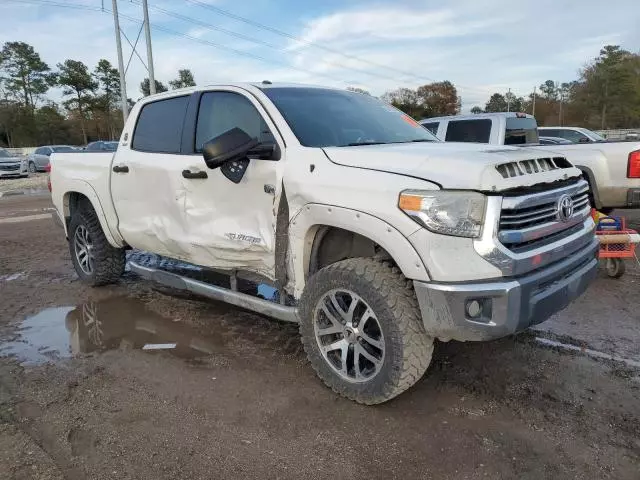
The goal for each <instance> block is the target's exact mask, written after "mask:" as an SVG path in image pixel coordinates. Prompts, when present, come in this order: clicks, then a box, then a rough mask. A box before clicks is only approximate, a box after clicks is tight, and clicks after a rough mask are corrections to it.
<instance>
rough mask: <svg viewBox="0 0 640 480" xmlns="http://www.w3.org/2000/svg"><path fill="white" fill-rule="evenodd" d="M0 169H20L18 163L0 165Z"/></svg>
mask: <svg viewBox="0 0 640 480" xmlns="http://www.w3.org/2000/svg"><path fill="white" fill-rule="evenodd" d="M0 170H5V171H7V170H8V171H13V170H20V165H0Z"/></svg>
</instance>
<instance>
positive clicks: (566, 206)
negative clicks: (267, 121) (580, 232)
mask: <svg viewBox="0 0 640 480" xmlns="http://www.w3.org/2000/svg"><path fill="white" fill-rule="evenodd" d="M572 215H573V199H572V198H571V197H570V196H569V195H562V196H561V197H560V198H559V199H558V220H561V221H563V222H568V221H569V219H570V218H571V216H572Z"/></svg>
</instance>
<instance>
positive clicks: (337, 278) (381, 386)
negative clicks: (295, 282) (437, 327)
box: [299, 258, 433, 405]
mask: <svg viewBox="0 0 640 480" xmlns="http://www.w3.org/2000/svg"><path fill="white" fill-rule="evenodd" d="M332 292H333V293H332ZM336 292H337V293H336ZM341 292H351V293H341ZM349 295H351V298H352V299H354V298H357V299H359V300H358V301H359V302H361V304H362V305H364V307H363V306H362V305H356V307H355V311H356V312H357V311H358V310H360V311H361V310H362V309H364V310H365V313H364V314H362V315H361V317H360V318H362V319H363V320H359V321H358V322H359V324H362V329H361V330H360V331H358V328H356V327H353V328H354V329H355V330H356V339H355V341H354V338H353V331H352V330H347V331H346V332H345V333H344V334H343V335H342V337H341V335H340V334H339V333H336V334H335V337H330V338H329V340H325V338H326V336H327V335H326V334H324V333H323V332H327V331H331V330H334V329H335V330H337V329H338V328H339V327H338V325H337V323H336V322H334V321H332V320H329V321H330V324H327V323H326V322H327V319H328V318H330V316H329V315H328V314H327V313H326V312H327V310H326V308H325V309H323V307H322V306H323V305H324V306H325V307H327V306H329V310H332V312H337V311H338V310H337V309H335V307H332V306H331V305H329V304H330V303H331V302H332V301H333V300H335V299H339V300H340V302H342V303H343V305H341V306H340V310H341V311H340V312H338V314H339V315H342V314H343V313H345V311H347V310H351V311H353V310H354V308H351V302H349V303H348V304H347V302H346V301H344V300H342V299H344V298H348V297H349ZM340 296H341V297H340ZM327 298H328V299H329V300H327ZM341 298H342V299H341ZM352 301H353V300H352ZM334 305H335V304H334ZM366 308H368V309H369V310H366ZM299 309H300V310H299V311H300V334H301V337H302V343H303V345H304V349H305V351H306V353H307V357H308V359H309V362H310V363H311V365H312V366H313V368H314V369H315V371H316V373H317V374H318V376H319V377H320V378H321V379H322V380H323V381H324V383H325V384H326V385H327V386H328V387H330V388H331V389H333V390H334V391H335V392H336V393H338V394H340V395H342V396H344V397H347V398H349V399H351V400H353V401H355V402H358V403H363V404H367V405H373V404H378V403H383V402H386V401H388V400H391V399H392V398H394V397H396V396H397V395H399V394H400V393H402V392H404V391H405V390H407V389H408V388H409V387H411V386H412V385H413V384H415V383H416V382H417V381H418V380H420V378H421V377H422V375H423V374H424V372H425V371H426V369H427V367H428V366H429V363H430V361H431V355H432V353H433V339H432V338H431V337H429V336H428V335H427V334H426V332H425V329H424V326H423V323H422V319H421V317H420V311H419V307H418V302H417V299H416V296H415V292H414V290H413V286H412V284H411V282H410V281H408V280H407V279H406V278H405V277H404V276H403V275H402V273H401V272H400V271H399V270H398V268H396V267H393V266H391V265H390V264H389V263H387V262H381V261H379V260H376V259H372V258H353V259H349V260H344V261H341V262H337V263H335V264H332V265H329V266H328V267H325V268H323V269H322V270H320V271H319V272H317V273H316V274H315V275H313V277H311V278H310V279H309V281H308V283H307V286H306V288H305V291H304V293H303V295H302V298H301V301H300V307H299ZM369 312H373V315H371V314H370V313H369ZM346 313H347V317H343V319H344V318H348V312H346ZM339 315H333V317H334V318H335V317H337V316H339ZM357 316H360V314H358V313H353V312H352V313H351V317H352V318H355V317H357ZM371 318H373V319H375V320H376V324H377V326H376V327H375V328H374V329H373V330H370V331H368V332H367V333H366V334H365V333H364V329H366V328H368V327H367V326H366V325H367V324H368V323H367V322H369V323H371V320H366V319H371ZM344 321H345V323H344V325H346V327H345V328H346V329H349V328H350V327H349V324H348V320H344ZM323 322H324V323H323ZM360 335H362V337H360ZM340 338H343V339H345V341H348V343H350V345H351V346H350V347H348V348H347V351H349V349H351V350H350V351H351V353H350V354H349V353H347V354H346V355H345V357H342V356H341V355H343V350H340V353H339V354H338V356H339V357H340V358H339V359H338V360H337V361H336V360H335V358H334V357H331V359H330V357H328V354H327V353H326V350H327V347H328V346H330V345H334V344H335V342H341V340H340ZM365 339H369V341H368V342H367V341H366V340H365ZM352 342H353V343H352ZM363 342H364V343H366V345H363ZM356 343H357V344H358V345H356ZM321 344H322V346H323V347H321ZM376 344H379V347H380V348H377V347H374V348H371V346H372V345H376ZM342 345H344V344H342ZM364 347H366V350H367V354H368V355H366V357H367V358H371V360H375V359H378V361H379V364H376V363H375V362H368V363H369V364H370V365H371V366H370V367H369V369H368V370H369V371H371V370H373V371H375V372H377V373H374V374H371V376H370V377H367V376H366V374H365V369H362V371H361V372H360V378H357V373H356V369H358V371H360V370H359V369H360V368H361V367H359V366H356V365H355V360H354V357H355V356H356V353H355V348H360V352H362V350H363V349H364ZM323 351H324V353H323ZM380 352H382V353H380ZM372 353H373V354H374V355H373V356H372V355H371V354H372ZM349 355H351V364H349V361H348V358H349ZM374 357H375V358H374ZM343 358H345V359H346V360H344V362H343V361H342V359H343ZM360 358H362V357H360ZM361 361H362V360H361ZM366 361H367V360H365V362H366ZM336 365H337V366H336ZM341 365H344V367H340V366H341ZM358 365H362V364H360V363H359V364H358ZM349 369H351V370H349ZM338 370H340V371H338Z"/></svg>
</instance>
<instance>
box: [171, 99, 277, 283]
mask: <svg viewBox="0 0 640 480" xmlns="http://www.w3.org/2000/svg"><path fill="white" fill-rule="evenodd" d="M197 101H198V102H199V108H198V115H197V119H196V125H195V135H194V139H195V141H194V145H193V146H192V148H193V151H192V155H190V156H185V157H186V158H188V163H187V164H186V165H185V169H186V170H188V171H190V172H194V173H195V172H203V173H200V174H199V175H200V176H202V177H204V176H205V174H206V178H187V179H184V188H185V202H184V226H185V231H186V235H187V237H188V248H189V258H190V261H191V262H192V263H195V264H198V265H204V266H210V267H218V268H235V269H241V270H248V271H252V272H256V273H260V274H263V275H265V276H267V277H270V278H273V277H274V264H275V258H274V257H275V255H274V252H275V225H276V212H277V205H278V203H277V202H278V199H279V196H280V191H281V183H282V181H281V180H282V168H283V162H282V161H273V160H256V159H251V160H250V161H249V163H248V166H247V168H246V170H245V173H244V176H243V177H242V179H241V180H240V181H239V183H234V182H232V181H231V180H229V179H228V178H227V177H226V176H225V175H224V172H223V171H222V169H220V168H218V169H210V168H208V167H207V166H206V164H205V163H204V159H203V158H202V146H203V144H204V143H205V142H207V141H209V140H211V139H213V138H215V137H217V136H218V135H220V134H222V133H224V132H226V131H228V130H231V129H233V128H241V129H242V130H244V131H245V132H246V133H248V134H249V135H250V136H251V137H255V138H258V139H259V140H260V141H261V142H262V143H263V144H278V145H279V147H280V151H281V152H284V151H285V149H284V143H283V142H282V140H281V139H280V138H279V136H277V135H278V134H277V133H276V134H275V135H274V133H273V132H277V129H276V128H275V126H274V125H273V123H272V122H271V119H270V118H269V116H268V115H266V112H265V111H264V109H263V107H262V105H260V103H259V102H257V101H256V100H255V99H254V98H252V97H250V96H247V95H246V94H245V93H244V92H243V90H240V89H234V88H228V89H225V90H215V91H206V92H203V93H202V94H201V95H200V97H199V99H197Z"/></svg>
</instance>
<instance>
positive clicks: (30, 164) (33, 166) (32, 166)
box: [29, 162, 37, 173]
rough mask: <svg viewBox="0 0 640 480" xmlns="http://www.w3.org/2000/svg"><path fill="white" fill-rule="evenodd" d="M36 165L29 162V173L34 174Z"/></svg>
mask: <svg viewBox="0 0 640 480" xmlns="http://www.w3.org/2000/svg"><path fill="white" fill-rule="evenodd" d="M36 171H37V169H36V164H35V163H34V162H29V173H36Z"/></svg>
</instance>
